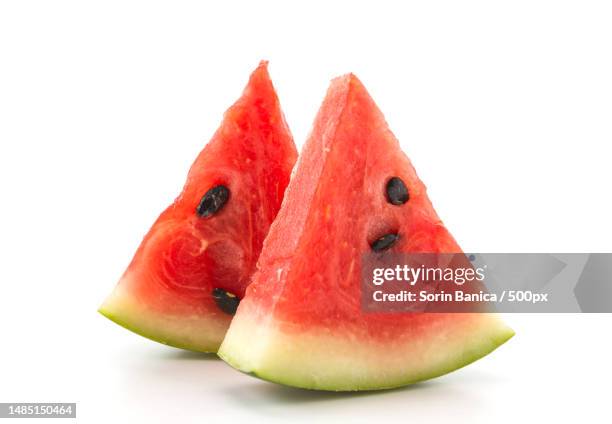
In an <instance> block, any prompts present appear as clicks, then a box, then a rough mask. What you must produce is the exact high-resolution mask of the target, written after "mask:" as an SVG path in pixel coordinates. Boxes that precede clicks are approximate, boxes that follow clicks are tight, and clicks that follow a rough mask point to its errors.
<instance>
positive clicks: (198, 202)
mask: <svg viewBox="0 0 612 424" xmlns="http://www.w3.org/2000/svg"><path fill="white" fill-rule="evenodd" d="M296 157H297V152H296V149H295V145H294V144H293V139H292V137H291V134H290V132H289V128H288V127H287V125H286V123H285V119H284V117H283V114H282V111H281V108H280V104H279V101H278V98H277V96H276V92H275V91H274V87H273V86H272V83H271V81H270V78H269V75H268V71H267V64H266V62H262V63H261V64H260V65H259V67H258V68H257V69H256V70H255V71H254V72H253V73H252V75H251V77H250V80H249V82H248V85H247V87H246V88H245V90H244V93H243V94H242V97H241V98H240V99H239V100H238V101H237V102H236V103H235V104H234V105H233V106H232V107H231V108H230V109H228V110H227V112H226V113H225V115H224V119H223V122H222V124H221V126H220V128H219V129H218V130H217V132H216V133H215V135H214V136H213V138H212V140H211V141H210V142H209V143H208V144H207V145H206V147H205V148H204V150H202V152H201V153H200V154H199V156H198V157H197V159H196V160H195V162H194V164H193V165H192V166H191V169H190V171H189V174H188V177H187V182H186V183H185V186H184V187H183V190H182V192H181V194H180V195H179V196H178V198H177V199H176V200H175V201H174V203H173V204H171V205H170V206H169V207H168V208H167V209H166V210H165V211H164V212H163V213H162V214H161V215H160V216H159V218H158V219H157V221H156V222H155V223H154V224H153V227H152V228H151V229H150V230H149V232H148V234H147V235H146V236H145V238H144V240H143V241H142V243H141V245H140V247H139V248H138V251H137V252H136V254H135V256H134V258H133V260H132V262H131V264H130V265H129V267H128V268H127V270H126V271H125V273H124V275H123V277H122V278H121V280H120V281H119V283H118V284H117V286H116V288H115V289H114V291H113V292H112V294H111V295H110V296H109V297H108V299H106V301H105V302H104V304H103V305H102V306H101V308H100V312H101V313H102V314H103V315H105V316H107V317H108V318H110V319H111V320H113V321H115V322H117V323H118V324H120V325H122V326H124V327H126V328H128V329H130V330H132V331H134V332H136V333H138V334H141V335H143V336H145V337H148V338H150V339H153V340H156V341H159V342H161V343H165V344H168V345H171V346H175V347H180V348H185V349H191V350H196V351H203V352H216V351H217V349H218V347H219V345H220V344H221V341H222V339H223V336H224V334H225V331H226V330H227V328H228V326H229V323H230V321H231V319H232V316H233V314H234V313H235V310H236V307H237V305H238V302H239V300H240V299H241V298H242V297H243V296H244V293H245V289H246V286H247V284H248V283H249V281H250V277H251V274H252V273H253V271H254V269H255V264H256V261H257V258H258V257H259V253H260V250H261V247H262V244H263V240H264V238H265V236H266V234H267V232H268V229H269V227H270V224H271V223H272V221H273V220H274V218H275V217H276V214H277V212H278V210H279V208H280V205H281V202H282V199H283V194H284V192H285V188H286V186H287V184H288V182H289V177H290V174H291V169H292V168H293V165H294V163H295V160H296Z"/></svg>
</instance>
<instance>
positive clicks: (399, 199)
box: [386, 177, 410, 205]
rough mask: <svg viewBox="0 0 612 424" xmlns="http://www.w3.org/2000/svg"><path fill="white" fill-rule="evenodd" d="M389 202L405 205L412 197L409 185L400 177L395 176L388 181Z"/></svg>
mask: <svg viewBox="0 0 612 424" xmlns="http://www.w3.org/2000/svg"><path fill="white" fill-rule="evenodd" d="M386 189H387V190H386V191H387V202H389V203H391V204H392V205H403V204H404V203H406V202H407V201H408V198H409V197H410V196H409V194H408V187H406V184H404V181H402V179H401V178H399V177H393V178H391V179H390V180H389V181H388V182H387V187H386Z"/></svg>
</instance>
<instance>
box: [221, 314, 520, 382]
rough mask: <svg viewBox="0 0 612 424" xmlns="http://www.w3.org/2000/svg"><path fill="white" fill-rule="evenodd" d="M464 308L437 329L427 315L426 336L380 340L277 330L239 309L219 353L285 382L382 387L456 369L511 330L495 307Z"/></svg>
mask: <svg viewBox="0 0 612 424" xmlns="http://www.w3.org/2000/svg"><path fill="white" fill-rule="evenodd" d="M244 306H245V307H248V305H244ZM241 308H242V305H241ZM467 315H468V314H462V315H461V318H459V317H458V319H457V320H456V321H448V320H443V321H444V324H443V326H442V324H440V327H439V328H436V324H433V321H432V328H431V329H430V331H428V332H427V334H428V336H426V337H420V338H419V339H417V340H404V341H402V342H397V343H391V344H389V343H386V344H382V343H379V342H376V341H374V340H363V339H361V340H360V339H357V338H352V339H351V338H348V336H347V334H351V332H342V331H333V330H327V331H321V330H317V332H314V331H311V332H308V331H302V332H296V331H289V332H287V331H282V330H281V329H280V327H279V325H277V324H276V323H274V321H272V320H270V318H263V321H264V322H261V320H260V319H259V318H257V316H256V315H253V314H249V313H247V311H246V310H242V311H240V310H239V312H238V314H237V315H236V317H235V318H234V321H233V322H232V324H231V326H230V329H229V331H228V332H227V334H226V337H225V339H224V341H223V344H222V345H221V348H220V349H219V353H218V354H219V356H220V357H221V358H222V359H223V360H225V361H226V362H227V363H229V364H230V365H232V366H233V367H234V368H237V369H238V370H240V371H243V372H245V373H250V374H253V375H255V376H257V377H260V378H262V379H265V380H269V381H273V382H277V383H281V384H286V385H289V386H295V387H301V388H306V389H318V390H331V391H352V390H378V389H387V388H393V387H399V386H404V385H408V384H412V383H416V382H419V381H422V380H426V379H430V378H433V377H437V376H440V375H443V374H446V373H448V372H451V371H453V370H456V369H458V368H461V367H463V366H465V365H467V364H469V363H471V362H474V361H475V360H477V359H479V358H481V357H483V356H485V355H487V354H488V353H490V352H491V351H493V350H494V349H495V348H497V347H498V346H500V345H501V344H503V343H504V342H505V341H507V340H508V339H509V338H511V337H512V336H513V335H514V332H513V331H512V330H511V329H510V328H509V327H507V326H506V325H505V324H504V323H503V322H502V321H501V319H499V318H498V317H497V316H496V315H494V314H469V316H467ZM449 322H450V323H451V324H449ZM453 322H456V324H452V323H453Z"/></svg>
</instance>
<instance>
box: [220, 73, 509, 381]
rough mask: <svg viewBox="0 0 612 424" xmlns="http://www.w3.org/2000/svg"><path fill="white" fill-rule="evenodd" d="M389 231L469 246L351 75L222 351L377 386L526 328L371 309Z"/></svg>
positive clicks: (290, 373)
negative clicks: (367, 302) (364, 286)
mask: <svg viewBox="0 0 612 424" xmlns="http://www.w3.org/2000/svg"><path fill="white" fill-rule="evenodd" d="M393 177H396V178H399V179H400V180H401V181H402V182H403V185H404V186H405V188H406V192H404V193H403V192H402V190H401V187H399V189H398V186H397V185H396V186H395V192H394V193H393V194H392V195H393V196H394V198H392V199H390V198H389V197H388V196H389V193H390V191H389V188H393V187H388V185H389V184H390V181H391V179H392V178H393ZM394 181H395V182H397V181H396V180H394ZM393 185H394V184H393V183H391V186H393ZM391 191H393V190H391ZM388 233H393V234H396V235H398V236H399V238H397V239H395V240H394V241H395V244H394V245H392V246H387V247H389V249H388V251H387V252H390V253H392V252H433V253H437V252H448V253H458V252H461V249H460V247H459V246H458V245H457V243H456V242H455V240H454V239H453V237H452V236H451V235H450V233H449V232H448V231H447V229H446V228H445V227H444V225H443V224H442V222H441V221H440V219H439V218H438V215H437V214H436V212H435V210H434V209H433V207H432V205H431V203H430V201H429V198H428V196H427V194H426V189H425V186H424V185H423V183H422V182H421V181H420V180H419V178H418V177H417V174H416V173H415V170H414V168H413V166H412V164H411V162H410V160H409V159H408V158H407V157H406V155H405V154H404V153H403V152H402V150H401V149H400V146H399V143H398V141H397V140H396V139H395V137H394V136H393V134H392V133H391V131H390V130H389V128H388V126H387V123H386V122H385V119H384V117H383V115H382V113H381V112H380V111H379V109H378V108H377V106H376V104H375V103H374V101H373V100H372V98H371V97H370V96H369V94H368V92H367V91H366V89H365V87H364V86H363V85H362V84H361V82H360V81H359V80H358V79H357V78H356V77H355V76H354V75H347V76H343V77H340V78H337V79H335V80H334V81H333V82H332V84H331V87H330V88H329V90H328V92H327V97H326V99H325V101H324V102H323V105H322V107H321V109H320V111H319V113H318V116H317V118H316V120H315V123H314V127H313V129H312V132H311V135H310V137H309V139H308V141H307V142H306V144H305V145H304V148H303V151H302V154H301V157H300V160H299V161H298V165H297V169H296V170H295V172H294V175H293V177H292V179H291V182H290V183H289V187H288V188H287V191H286V193H285V200H284V202H283V205H282V207H281V210H280V211H279V214H278V216H277V218H276V221H275V222H274V223H273V224H272V227H271V228H270V232H269V233H268V236H267V238H266V241H265V242H264V248H263V250H262V253H261V256H260V258H259V261H258V264H257V271H256V272H255V274H254V276H253V281H252V283H251V285H250V286H249V287H248V289H247V292H246V296H245V298H244V299H243V300H242V302H241V304H240V307H239V308H238V311H237V313H236V316H235V317H234V319H233V321H232V324H231V325H230V329H229V330H228V332H227V334H226V337H225V339H224V341H223V344H222V345H221V348H220V350H219V356H221V358H223V359H224V360H225V361H226V362H228V363H229V364H230V365H232V366H233V367H235V368H237V369H239V370H241V371H243V372H247V373H252V374H254V375H256V376H258V377H260V378H263V379H266V380H270V381H274V382H278V383H282V384H286V385H290V386H296V387H302V388H307V389H321V390H337V391H340V390H371V389H383V388H391V387H397V386H402V385H406V384H410V383H414V382H417V381H420V380H424V379H428V378H432V377H435V376H439V375H442V374H444V373H447V372H450V371H452V370H455V369H457V368H459V367H462V366H464V365H466V364H468V363H470V362H472V361H474V360H476V359H478V358H480V357H482V356H484V355H486V354H487V353H489V352H491V351H492V350H493V349H495V348H496V347H497V346H499V345H500V344H502V343H504V342H505V341H506V340H507V339H509V338H510V337H511V336H512V335H513V334H514V333H513V332H512V330H511V329H509V328H508V327H506V326H505V324H503V323H502V322H501V320H500V319H499V318H498V317H497V316H496V315H493V314H485V313H463V314H457V313H414V312H408V313H365V312H364V310H363V309H362V305H361V281H362V280H361V272H362V265H363V264H362V259H363V257H364V254H365V253H367V252H370V251H371V249H372V248H373V246H374V243H375V242H376V241H377V240H379V238H381V236H382V235H386V234H388ZM379 241H380V240H379ZM387 241H388V240H387Z"/></svg>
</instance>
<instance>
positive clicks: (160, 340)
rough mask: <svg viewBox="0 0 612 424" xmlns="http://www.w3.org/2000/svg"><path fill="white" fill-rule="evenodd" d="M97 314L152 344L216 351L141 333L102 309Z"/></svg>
mask: <svg viewBox="0 0 612 424" xmlns="http://www.w3.org/2000/svg"><path fill="white" fill-rule="evenodd" d="M98 312H99V313H100V314H101V315H103V316H105V317H106V318H108V319H110V320H111V321H113V322H114V323H115V324H118V325H120V326H121V327H123V328H125V329H126V330H129V331H131V332H132V333H135V334H138V335H139V336H142V337H145V338H147V339H149V340H152V341H154V342H157V343H161V344H163V345H166V346H170V347H174V348H177V349H184V350H190V351H192V352H201V353H215V352H216V351H215V350H214V349H210V350H206V349H203V348H202V347H199V346H196V345H192V344H188V343H183V342H180V341H174V340H171V339H168V338H164V337H163V336H160V335H159V334H157V333H155V332H150V331H143V330H142V329H141V328H139V326H138V325H137V324H132V323H130V321H129V320H124V319H121V318H119V317H118V316H117V315H115V314H113V313H111V312H109V311H107V310H105V309H103V308H100V309H98Z"/></svg>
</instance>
